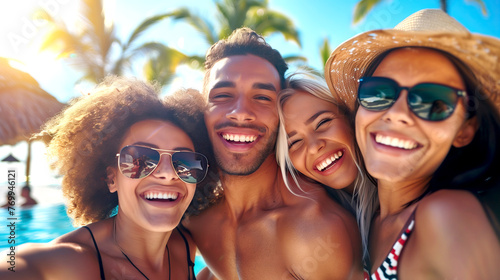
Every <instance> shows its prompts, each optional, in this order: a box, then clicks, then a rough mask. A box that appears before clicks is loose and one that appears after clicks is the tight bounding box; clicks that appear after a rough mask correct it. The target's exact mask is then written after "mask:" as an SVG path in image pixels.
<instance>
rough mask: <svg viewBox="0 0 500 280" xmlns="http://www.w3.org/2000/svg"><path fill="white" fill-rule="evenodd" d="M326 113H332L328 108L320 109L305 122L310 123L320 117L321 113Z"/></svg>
mask: <svg viewBox="0 0 500 280" xmlns="http://www.w3.org/2000/svg"><path fill="white" fill-rule="evenodd" d="M324 113H331V111H328V110H323V111H319V112H317V113H316V114H314V115H312V116H311V117H310V118H308V119H307V120H306V121H305V122H304V124H306V125H308V124H310V123H312V122H313V121H314V120H315V119H316V118H317V117H319V116H320V115H322V114H324Z"/></svg>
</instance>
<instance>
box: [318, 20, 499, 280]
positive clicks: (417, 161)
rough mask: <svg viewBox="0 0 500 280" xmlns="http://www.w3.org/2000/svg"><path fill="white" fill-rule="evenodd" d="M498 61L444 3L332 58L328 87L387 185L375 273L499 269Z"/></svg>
mask: <svg viewBox="0 0 500 280" xmlns="http://www.w3.org/2000/svg"><path fill="white" fill-rule="evenodd" d="M499 59H500V40H498V39H496V38H492V37H488V36H482V35H477V34H471V33H470V32H468V30H467V29H465V28H464V27H463V26H462V25H461V24H460V23H458V22H457V21H455V20H454V19H453V18H451V17H449V16H448V15H446V14H445V13H443V12H442V11H440V10H422V11H419V12H417V13H415V14H413V15H411V16H410V17H408V18H407V19H405V20H404V21H403V22H401V23H400V24H398V25H397V26H396V27H395V28H394V29H390V30H374V31H370V32H366V33H363V34H360V35H358V36H355V37H354V38H351V39H350V40H348V41H346V42H344V43H343V44H341V45H340V46H339V47H338V48H337V49H336V50H334V51H333V53H332V54H331V56H330V58H329V60H328V62H327V65H326V67H325V76H326V79H327V83H328V85H329V87H330V90H331V91H332V92H333V94H334V95H336V96H338V98H340V99H341V100H343V101H344V102H345V103H346V105H347V106H348V107H349V108H351V109H353V110H354V111H356V117H355V127H356V128H355V129H356V140H357V142H358V145H359V148H360V150H361V152H362V154H363V157H364V160H365V164H366V168H367V170H368V172H369V173H370V174H371V175H372V176H373V177H374V178H376V179H377V184H378V194H379V195H378V197H379V202H380V208H379V211H378V212H377V213H376V214H375V216H374V218H373V221H372V226H371V230H370V238H369V252H370V263H371V265H368V268H369V273H370V275H371V278H372V279H495V278H498V275H500V266H499V263H500V242H499V240H500V235H498V234H499V231H498V230H499V227H498V225H499V224H498V220H497V219H496V217H495V213H496V214H498V205H499V203H498V201H499V200H498V189H499V188H500V175H499V172H498V171H499V170H500V146H499V145H498V144H499V143H500V140H499V137H500V116H499V110H500V96H499V94H500V64H499V61H498V60H499ZM356 101H357V102H356ZM495 199H496V200H495ZM491 201H493V203H491ZM495 208H496V209H495Z"/></svg>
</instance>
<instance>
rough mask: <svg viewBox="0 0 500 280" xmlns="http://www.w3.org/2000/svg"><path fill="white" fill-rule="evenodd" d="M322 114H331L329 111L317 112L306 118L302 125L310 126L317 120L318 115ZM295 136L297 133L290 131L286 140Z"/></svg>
mask: <svg viewBox="0 0 500 280" xmlns="http://www.w3.org/2000/svg"><path fill="white" fill-rule="evenodd" d="M324 113H331V111H328V110H323V111H319V112H317V113H316V114H314V115H312V116H311V117H310V118H308V119H307V120H306V121H305V122H304V124H305V125H309V124H311V123H312V122H313V121H314V120H315V119H317V118H318V117H319V116H320V115H322V114H324ZM295 134H297V131H295V130H292V131H290V133H288V134H287V136H288V138H291V137H292V136H294V135H295Z"/></svg>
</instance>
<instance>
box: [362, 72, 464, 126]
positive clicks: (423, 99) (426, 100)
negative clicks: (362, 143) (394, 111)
mask: <svg viewBox="0 0 500 280" xmlns="http://www.w3.org/2000/svg"><path fill="white" fill-rule="evenodd" d="M403 89H405V90H407V91H408V95H407V104H408V107H409V108H410V111H412V112H413V114H415V115H416V116H417V117H419V118H421V119H423V120H426V121H441V120H444V119H446V118H448V117H449V116H451V114H453V111H455V107H456V106H457V103H458V99H459V98H460V97H465V96H466V91H464V90H460V89H456V88H453V87H449V86H446V85H441V84H435V83H421V84H417V85H415V86H413V87H401V86H399V84H398V83H397V82H396V81H394V80H393V79H390V78H385V77H365V78H361V79H359V87H358V101H359V103H360V105H361V106H362V107H363V108H365V109H367V110H369V111H384V110H387V109H389V108H390V107H391V106H392V105H393V104H394V103H395V102H396V100H397V99H398V98H399V94H400V93H401V91H402V90H403Z"/></svg>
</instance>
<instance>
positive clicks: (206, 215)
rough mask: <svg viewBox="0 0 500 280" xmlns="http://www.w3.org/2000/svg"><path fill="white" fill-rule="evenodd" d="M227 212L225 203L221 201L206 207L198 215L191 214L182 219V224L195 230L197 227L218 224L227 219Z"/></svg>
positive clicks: (201, 227)
mask: <svg viewBox="0 0 500 280" xmlns="http://www.w3.org/2000/svg"><path fill="white" fill-rule="evenodd" d="M227 215H228V214H227V212H226V209H225V208H224V207H223V203H221V202H219V203H217V204H215V205H212V206H210V207H209V208H206V209H204V210H203V211H202V212H201V213H199V214H198V215H191V216H188V217H186V218H185V219H183V220H182V226H183V227H185V228H186V229H188V230H189V231H193V230H196V229H206V228H209V227H212V226H216V225H217V224H219V223H222V222H224V221H225V220H227Z"/></svg>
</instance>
